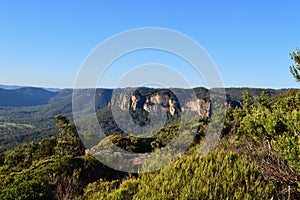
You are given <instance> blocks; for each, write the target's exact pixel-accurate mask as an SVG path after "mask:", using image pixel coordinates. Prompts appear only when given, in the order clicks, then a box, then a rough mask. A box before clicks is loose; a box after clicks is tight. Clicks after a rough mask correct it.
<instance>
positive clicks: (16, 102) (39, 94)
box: [0, 87, 57, 107]
mask: <svg viewBox="0 0 300 200" xmlns="http://www.w3.org/2000/svg"><path fill="white" fill-rule="evenodd" d="M55 95H57V92H50V91H48V90H45V89H42V88H33V87H24V88H18V89H11V90H5V89H0V107H24V106H36V105H43V104H47V103H48V102H49V100H50V99H51V98H52V97H54V96H55Z"/></svg>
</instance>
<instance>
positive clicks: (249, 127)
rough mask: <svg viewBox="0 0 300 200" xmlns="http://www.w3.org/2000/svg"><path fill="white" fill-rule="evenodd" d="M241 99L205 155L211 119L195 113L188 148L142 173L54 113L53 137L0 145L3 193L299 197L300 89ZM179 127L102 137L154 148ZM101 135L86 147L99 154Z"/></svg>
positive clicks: (132, 149) (142, 148)
mask: <svg viewBox="0 0 300 200" xmlns="http://www.w3.org/2000/svg"><path fill="white" fill-rule="evenodd" d="M240 104H241V107H228V108H227V112H226V120H225V124H224V127H223V131H222V137H221V139H220V141H219V142H218V145H217V146H216V147H215V148H214V149H213V150H212V151H211V152H210V153H209V154H208V155H207V156H205V157H199V151H200V150H199V149H200V147H201V145H202V138H203V137H204V135H205V132H206V129H207V127H208V125H209V124H210V119H209V118H198V119H195V120H192V121H190V123H189V124H186V126H187V127H190V128H187V129H186V132H185V134H186V135H189V134H191V132H192V131H195V130H196V135H195V139H194V142H193V144H192V146H191V147H190V148H189V150H188V151H187V152H185V154H183V155H181V156H180V157H179V158H178V159H177V161H175V162H174V163H171V164H169V165H168V166H167V167H165V168H163V169H160V170H158V171H155V172H150V173H143V174H128V173H124V172H118V171H115V170H112V169H110V168H108V167H106V166H104V165H103V164H101V163H100V162H99V161H97V160H96V159H95V158H94V157H93V156H91V155H90V154H89V153H88V154H86V153H85V148H84V146H83V145H82V143H81V140H80V139H79V137H78V134H77V132H76V129H75V126H74V125H73V124H72V123H70V122H69V121H68V120H67V119H66V118H65V117H63V116H56V130H57V136H58V137H57V138H54V137H52V138H46V139H43V140H42V141H40V142H30V143H27V144H21V145H19V146H17V147H16V148H15V149H14V150H10V151H2V152H1V154H0V164H1V167H0V171H1V180H3V181H1V183H0V191H1V192H0V199H227V198H228V199H299V198H300V168H299V166H300V136H299V130H300V92H294V91H287V92H285V93H284V94H280V95H277V96H275V97H273V98H271V99H270V98H269V97H268V96H267V95H266V94H264V93H262V94H260V95H259V96H251V95H250V94H249V93H248V92H244V93H243V97H242V101H241V103H240ZM179 126H180V124H179V123H178V122H177V121H176V120H175V121H170V123H169V124H168V125H166V126H165V127H164V128H163V129H161V130H160V131H159V133H158V134H157V135H156V136H152V137H148V138H147V137H146V138H136V137H134V136H122V135H117V134H115V135H110V136H108V137H107V138H106V139H105V140H110V141H112V142H113V143H114V144H116V145H117V146H119V147H120V148H122V149H124V150H126V151H129V152H151V151H159V149H160V148H162V147H164V146H165V145H166V144H167V143H169V141H170V140H171V139H172V138H173V137H174V134H176V132H177V130H178V127H179ZM195 127H197V129H195ZM87 136H88V135H87ZM105 140H103V141H101V142H100V143H101V144H95V146H94V147H93V148H91V149H92V150H93V151H94V152H96V153H97V152H98V153H101V151H100V148H102V147H103V146H105V145H103V143H105ZM94 155H96V154H94ZM160 159H161V158H157V161H158V162H159V160H160ZM144 167H147V166H144Z"/></svg>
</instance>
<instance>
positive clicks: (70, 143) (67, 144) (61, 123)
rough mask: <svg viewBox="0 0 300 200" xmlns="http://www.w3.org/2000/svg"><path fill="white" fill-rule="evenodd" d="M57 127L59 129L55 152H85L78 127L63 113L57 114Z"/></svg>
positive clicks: (77, 153) (65, 153) (74, 153)
mask: <svg viewBox="0 0 300 200" xmlns="http://www.w3.org/2000/svg"><path fill="white" fill-rule="evenodd" d="M55 120H56V127H57V129H58V131H59V137H58V139H57V145H56V147H55V152H56V153H58V154H59V155H61V156H66V155H72V156H80V155H84V154H85V147H84V145H83V144H82V142H81V140H80V138H79V136H78V133H77V131H76V127H75V125H74V124H72V123H70V122H69V120H68V119H67V118H66V117H64V116H61V115H57V116H55Z"/></svg>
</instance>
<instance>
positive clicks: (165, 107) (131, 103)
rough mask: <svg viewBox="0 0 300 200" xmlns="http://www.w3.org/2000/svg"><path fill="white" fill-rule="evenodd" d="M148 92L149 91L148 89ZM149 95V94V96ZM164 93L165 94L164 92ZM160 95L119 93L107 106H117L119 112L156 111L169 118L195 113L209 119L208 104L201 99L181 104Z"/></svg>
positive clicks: (164, 95)
mask: <svg viewBox="0 0 300 200" xmlns="http://www.w3.org/2000/svg"><path fill="white" fill-rule="evenodd" d="M149 90H150V89H149ZM149 93H150V94H149ZM165 93H166V92H165ZM165 93H163V94H161V93H159V92H156V93H151V92H148V94H146V95H145V94H140V93H135V92H128V91H124V92H119V93H116V94H114V95H113V97H112V99H111V101H110V103H109V105H111V106H117V107H118V108H119V109H121V110H129V109H132V110H136V109H143V110H145V111H147V112H157V111H158V109H162V111H165V112H168V113H169V114H170V115H171V116H174V115H177V114H178V113H180V112H181V111H184V112H188V111H192V112H197V113H198V115H199V116H200V117H209V115H210V107H211V105H210V102H209V101H205V100H203V99H197V98H194V99H190V100H185V101H184V102H181V103H182V104H183V105H180V104H179V102H178V100H177V99H176V98H174V95H173V97H172V95H170V94H171V93H170V94H165Z"/></svg>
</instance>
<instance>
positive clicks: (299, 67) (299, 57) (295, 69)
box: [290, 49, 300, 82]
mask: <svg viewBox="0 0 300 200" xmlns="http://www.w3.org/2000/svg"><path fill="white" fill-rule="evenodd" d="M290 55H291V58H292V60H294V61H295V63H296V66H294V65H292V66H290V71H291V73H292V75H293V76H294V78H295V79H296V81H297V82H299V81H300V51H299V49H297V50H296V51H295V52H292V53H291V54H290Z"/></svg>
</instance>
